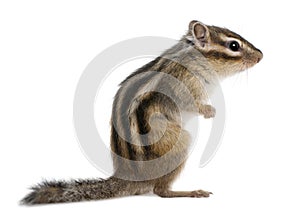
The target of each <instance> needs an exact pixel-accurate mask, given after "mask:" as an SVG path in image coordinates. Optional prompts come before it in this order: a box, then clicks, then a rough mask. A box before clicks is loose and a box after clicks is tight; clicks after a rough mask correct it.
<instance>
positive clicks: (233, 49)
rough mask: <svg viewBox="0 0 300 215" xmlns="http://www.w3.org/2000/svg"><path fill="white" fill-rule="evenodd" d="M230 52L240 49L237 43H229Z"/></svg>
mask: <svg viewBox="0 0 300 215" xmlns="http://www.w3.org/2000/svg"><path fill="white" fill-rule="evenodd" d="M228 47H229V48H230V50H231V51H234V52H237V51H239V49H240V44H239V43H238V42H237V41H231V42H229V44H228Z"/></svg>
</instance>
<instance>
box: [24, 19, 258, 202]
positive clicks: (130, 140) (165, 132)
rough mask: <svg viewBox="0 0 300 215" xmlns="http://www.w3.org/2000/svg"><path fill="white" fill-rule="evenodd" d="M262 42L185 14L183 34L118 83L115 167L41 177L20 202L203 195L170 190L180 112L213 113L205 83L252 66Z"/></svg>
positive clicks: (183, 142) (181, 155) (185, 137)
mask: <svg viewBox="0 0 300 215" xmlns="http://www.w3.org/2000/svg"><path fill="white" fill-rule="evenodd" d="M262 57H263V54H262V52H261V51H260V50H258V49H257V48H255V47H254V46H253V45H252V44H251V43H249V42H248V41H246V40H245V39H244V38H242V37H241V36H240V35H238V34H236V33H234V32H232V31H230V30H228V29H225V28H220V27H216V26H208V25H205V24H203V23H201V22H199V21H191V22H190V24H189V29H188V32H187V34H186V35H184V36H183V37H182V38H181V40H180V41H179V42H178V43H177V44H176V45H174V46H173V47H171V48H170V49H168V50H166V51H165V52H164V53H162V54H161V56H159V57H157V58H156V59H154V60H153V61H151V62H150V63H148V64H146V65H145V66H143V67H141V68H140V69H138V70H136V71H135V72H134V73H132V74H131V75H130V76H128V77H127V78H126V79H125V80H124V81H123V82H122V83H121V84H120V88H119V90H118V92H117V94H116V96H115V99H114V102H113V109H112V118H111V139H110V140H111V141H110V146H111V150H112V158H113V165H114V174H113V176H111V177H109V178H108V179H93V180H73V181H69V182H66V181H52V182H51V181H50V182H49V181H46V182H42V183H41V184H39V185H37V186H34V187H33V188H32V189H33V191H32V192H31V193H29V194H28V195H27V196H26V197H25V198H24V199H23V200H21V203H23V204H26V205H32V204H47V203H60V202H78V201H86V200H98V199H108V198H114V197H120V196H129V195H138V194H145V193H148V192H153V193H154V194H157V195H158V196H161V197H208V196H209V195H210V194H211V193H210V192H207V191H203V190H196V191H172V190H171V189H170V187H171V184H172V183H173V181H174V180H175V179H176V177H177V176H178V174H179V173H180V172H181V170H182V169H183V166H184V163H185V160H186V159H187V151H188V148H189V145H190V142H189V141H190V140H189V139H190V138H189V133H188V132H187V131H186V130H184V128H183V126H182V117H181V112H182V111H186V112H193V113H196V114H200V115H203V116H204V117H205V118H211V117H214V116H215V108H214V107H212V106H211V105H210V104H208V101H209V95H208V93H207V88H213V86H214V83H215V81H216V79H220V80H222V79H223V78H225V77H229V76H231V75H234V74H236V73H239V72H241V71H243V70H245V69H247V68H250V67H252V66H254V65H255V64H256V63H258V62H259V61H260V60H261V59H262Z"/></svg>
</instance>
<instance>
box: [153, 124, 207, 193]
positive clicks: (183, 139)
mask: <svg viewBox="0 0 300 215" xmlns="http://www.w3.org/2000/svg"><path fill="white" fill-rule="evenodd" d="M176 127H177V128H178V126H173V127H172V131H173V132H174V131H175V133H177V137H178V138H176V139H177V141H176V144H174V145H173V147H174V148H173V150H172V151H169V153H171V154H172V156H171V157H170V158H169V159H170V160H169V161H167V163H171V162H175V163H177V167H176V168H175V169H174V170H172V171H171V172H170V173H168V174H166V175H164V176H162V177H160V178H158V179H156V180H155V183H154V188H153V193H155V194H156V195H158V196H160V197H166V198H171V197H198V198H199V197H209V195H210V194H212V193H211V192H207V191H204V190H194V191H172V190H171V185H172V183H173V182H174V181H175V179H176V178H177V177H178V175H179V174H180V172H181V171H182V170H183V167H184V165H185V161H186V158H187V157H186V155H187V147H188V145H189V141H190V138H189V134H188V132H187V131H185V130H183V129H180V130H178V129H176ZM176 130H177V132H176ZM167 135H168V134H167ZM173 136H174V134H173ZM166 139H168V138H166ZM184 148H185V149H184ZM178 153H179V154H181V155H180V156H178ZM178 157H181V159H178Z"/></svg>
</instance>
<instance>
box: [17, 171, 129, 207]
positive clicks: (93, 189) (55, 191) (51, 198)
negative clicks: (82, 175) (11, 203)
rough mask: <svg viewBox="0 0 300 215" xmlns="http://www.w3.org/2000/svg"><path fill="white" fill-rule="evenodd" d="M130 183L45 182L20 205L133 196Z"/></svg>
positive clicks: (95, 180) (101, 181) (101, 180)
mask: <svg viewBox="0 0 300 215" xmlns="http://www.w3.org/2000/svg"><path fill="white" fill-rule="evenodd" d="M131 183H132V182H129V181H125V180H122V179H118V178H115V177H110V178H108V179H94V180H72V181H69V182H66V181H50V182H49V181H45V182H42V183H41V184H38V185H37V186H34V187H32V188H31V189H32V190H33V191H32V192H31V193H29V194H28V195H27V196H26V197H25V198H24V199H22V200H21V204H24V205H34V204H49V203H62V202H79V201H87V200H97V199H108V198H113V197H120V196H127V195H132V194H134V193H132V192H133V189H132V188H131ZM130 188H131V189H130Z"/></svg>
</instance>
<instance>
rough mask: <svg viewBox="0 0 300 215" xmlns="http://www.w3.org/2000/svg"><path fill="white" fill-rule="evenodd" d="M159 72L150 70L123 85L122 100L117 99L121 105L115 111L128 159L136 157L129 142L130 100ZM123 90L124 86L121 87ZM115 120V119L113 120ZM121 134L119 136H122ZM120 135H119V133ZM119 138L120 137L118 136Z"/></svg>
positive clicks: (130, 140)
mask: <svg viewBox="0 0 300 215" xmlns="http://www.w3.org/2000/svg"><path fill="white" fill-rule="evenodd" d="M158 74H159V73H156V72H150V73H149V74H146V75H145V74H143V77H141V78H138V79H137V80H135V81H134V82H133V83H131V84H130V86H125V89H126V92H125V94H124V95H123V96H122V98H120V99H122V100H120V101H118V102H120V104H121V106H120V109H121V110H118V111H117V113H118V114H121V116H120V119H121V127H120V128H121V129H122V132H123V134H122V135H124V138H125V140H123V141H125V142H126V145H127V150H128V154H129V159H130V160H135V159H136V153H135V151H134V145H132V144H131V142H132V139H131V131H130V121H129V116H128V110H129V107H130V105H131V103H132V100H133V99H134V98H135V96H136V94H137V93H138V92H139V89H140V88H141V87H142V86H144V85H145V84H147V83H149V81H150V79H152V78H153V77H154V76H155V75H158ZM137 75H139V74H138V73H137V74H136V75H135V76H132V78H134V77H136V76H137ZM123 90H124V88H123ZM115 122H117V121H115ZM122 135H121V136H122ZM119 136H120V135H119ZM119 138H121V137H119Z"/></svg>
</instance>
